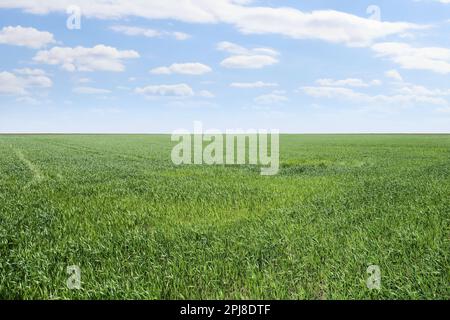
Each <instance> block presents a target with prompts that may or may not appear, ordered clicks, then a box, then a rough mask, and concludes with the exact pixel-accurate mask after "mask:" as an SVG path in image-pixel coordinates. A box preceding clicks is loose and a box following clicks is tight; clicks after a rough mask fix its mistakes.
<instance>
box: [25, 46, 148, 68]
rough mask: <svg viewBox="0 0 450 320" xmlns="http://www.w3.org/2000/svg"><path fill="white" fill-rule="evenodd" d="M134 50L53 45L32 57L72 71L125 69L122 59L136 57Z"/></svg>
mask: <svg viewBox="0 0 450 320" xmlns="http://www.w3.org/2000/svg"><path fill="white" fill-rule="evenodd" d="M138 57H139V53H137V52H136V51H134V50H123V51H121V50H118V49H116V48H114V47H109V46H105V45H102V44H100V45H96V46H95V47H92V48H85V47H81V46H80V47H75V48H71V47H53V48H52V49H50V50H43V51H39V52H38V53H37V54H36V55H35V56H34V58H33V60H34V61H35V62H38V63H44V64H50V65H60V66H61V68H62V69H64V70H66V71H69V72H73V71H113V72H120V71H124V70H125V66H124V64H123V60H125V59H133V58H138Z"/></svg>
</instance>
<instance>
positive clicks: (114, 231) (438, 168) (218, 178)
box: [0, 135, 450, 299]
mask: <svg viewBox="0 0 450 320" xmlns="http://www.w3.org/2000/svg"><path fill="white" fill-rule="evenodd" d="M173 146H174V143H173V142H171V141H170V135H1V136H0V298H1V299H41V298H42V299H87V298H91V299H115V298H119V299H121V298H124V299H247V298H248V299H387V298H389V299H450V285H449V281H450V260H449V259H450V197H449V196H450V135H282V136H281V137H280V171H279V173H278V175H276V176H261V175H260V171H259V168H258V167H256V166H252V165H244V166H232V165H226V166H207V165H181V166H175V165H174V164H173V163H172V162H171V159H170V153H171V150H172V148H173ZM72 265H76V266H79V268H80V271H81V288H80V289H70V288H68V286H67V285H66V283H67V279H68V277H69V275H68V273H67V267H68V266H72ZM370 265H377V266H379V268H380V271H381V287H380V289H379V290H378V289H374V290H370V289H369V288H368V287H367V285H366V280H367V278H368V276H369V275H368V274H367V268H368V266H370Z"/></svg>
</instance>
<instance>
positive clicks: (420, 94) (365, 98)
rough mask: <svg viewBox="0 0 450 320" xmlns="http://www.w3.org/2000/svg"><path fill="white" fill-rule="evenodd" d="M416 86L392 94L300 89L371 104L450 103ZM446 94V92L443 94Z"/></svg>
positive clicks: (311, 93)
mask: <svg viewBox="0 0 450 320" xmlns="http://www.w3.org/2000/svg"><path fill="white" fill-rule="evenodd" d="M417 88H418V87H416V88H406V87H405V88H402V89H400V90H396V92H395V94H392V95H384V94H379V95H369V94H365V93H360V92H357V91H354V90H352V89H349V88H342V87H301V88H300V91H302V92H304V93H305V94H306V95H308V96H311V97H314V98H327V99H339V100H344V101H350V102H352V103H360V104H364V105H367V104H370V105H377V106H382V105H390V106H393V107H397V106H410V105H417V104H420V105H448V101H447V100H446V99H444V98H443V97H437V96H435V95H433V94H430V92H431V91H429V92H428V91H424V90H422V91H418V90H417ZM442 95H445V94H442Z"/></svg>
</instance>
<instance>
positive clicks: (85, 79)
mask: <svg viewBox="0 0 450 320" xmlns="http://www.w3.org/2000/svg"><path fill="white" fill-rule="evenodd" d="M77 82H78V83H90V82H92V80H91V79H89V78H80V79H78V80H77Z"/></svg>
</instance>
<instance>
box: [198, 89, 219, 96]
mask: <svg viewBox="0 0 450 320" xmlns="http://www.w3.org/2000/svg"><path fill="white" fill-rule="evenodd" d="M197 95H198V96H199V97H202V98H214V97H215V95H214V94H213V93H212V92H210V91H208V90H201V91H199V92H198V94H197Z"/></svg>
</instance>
